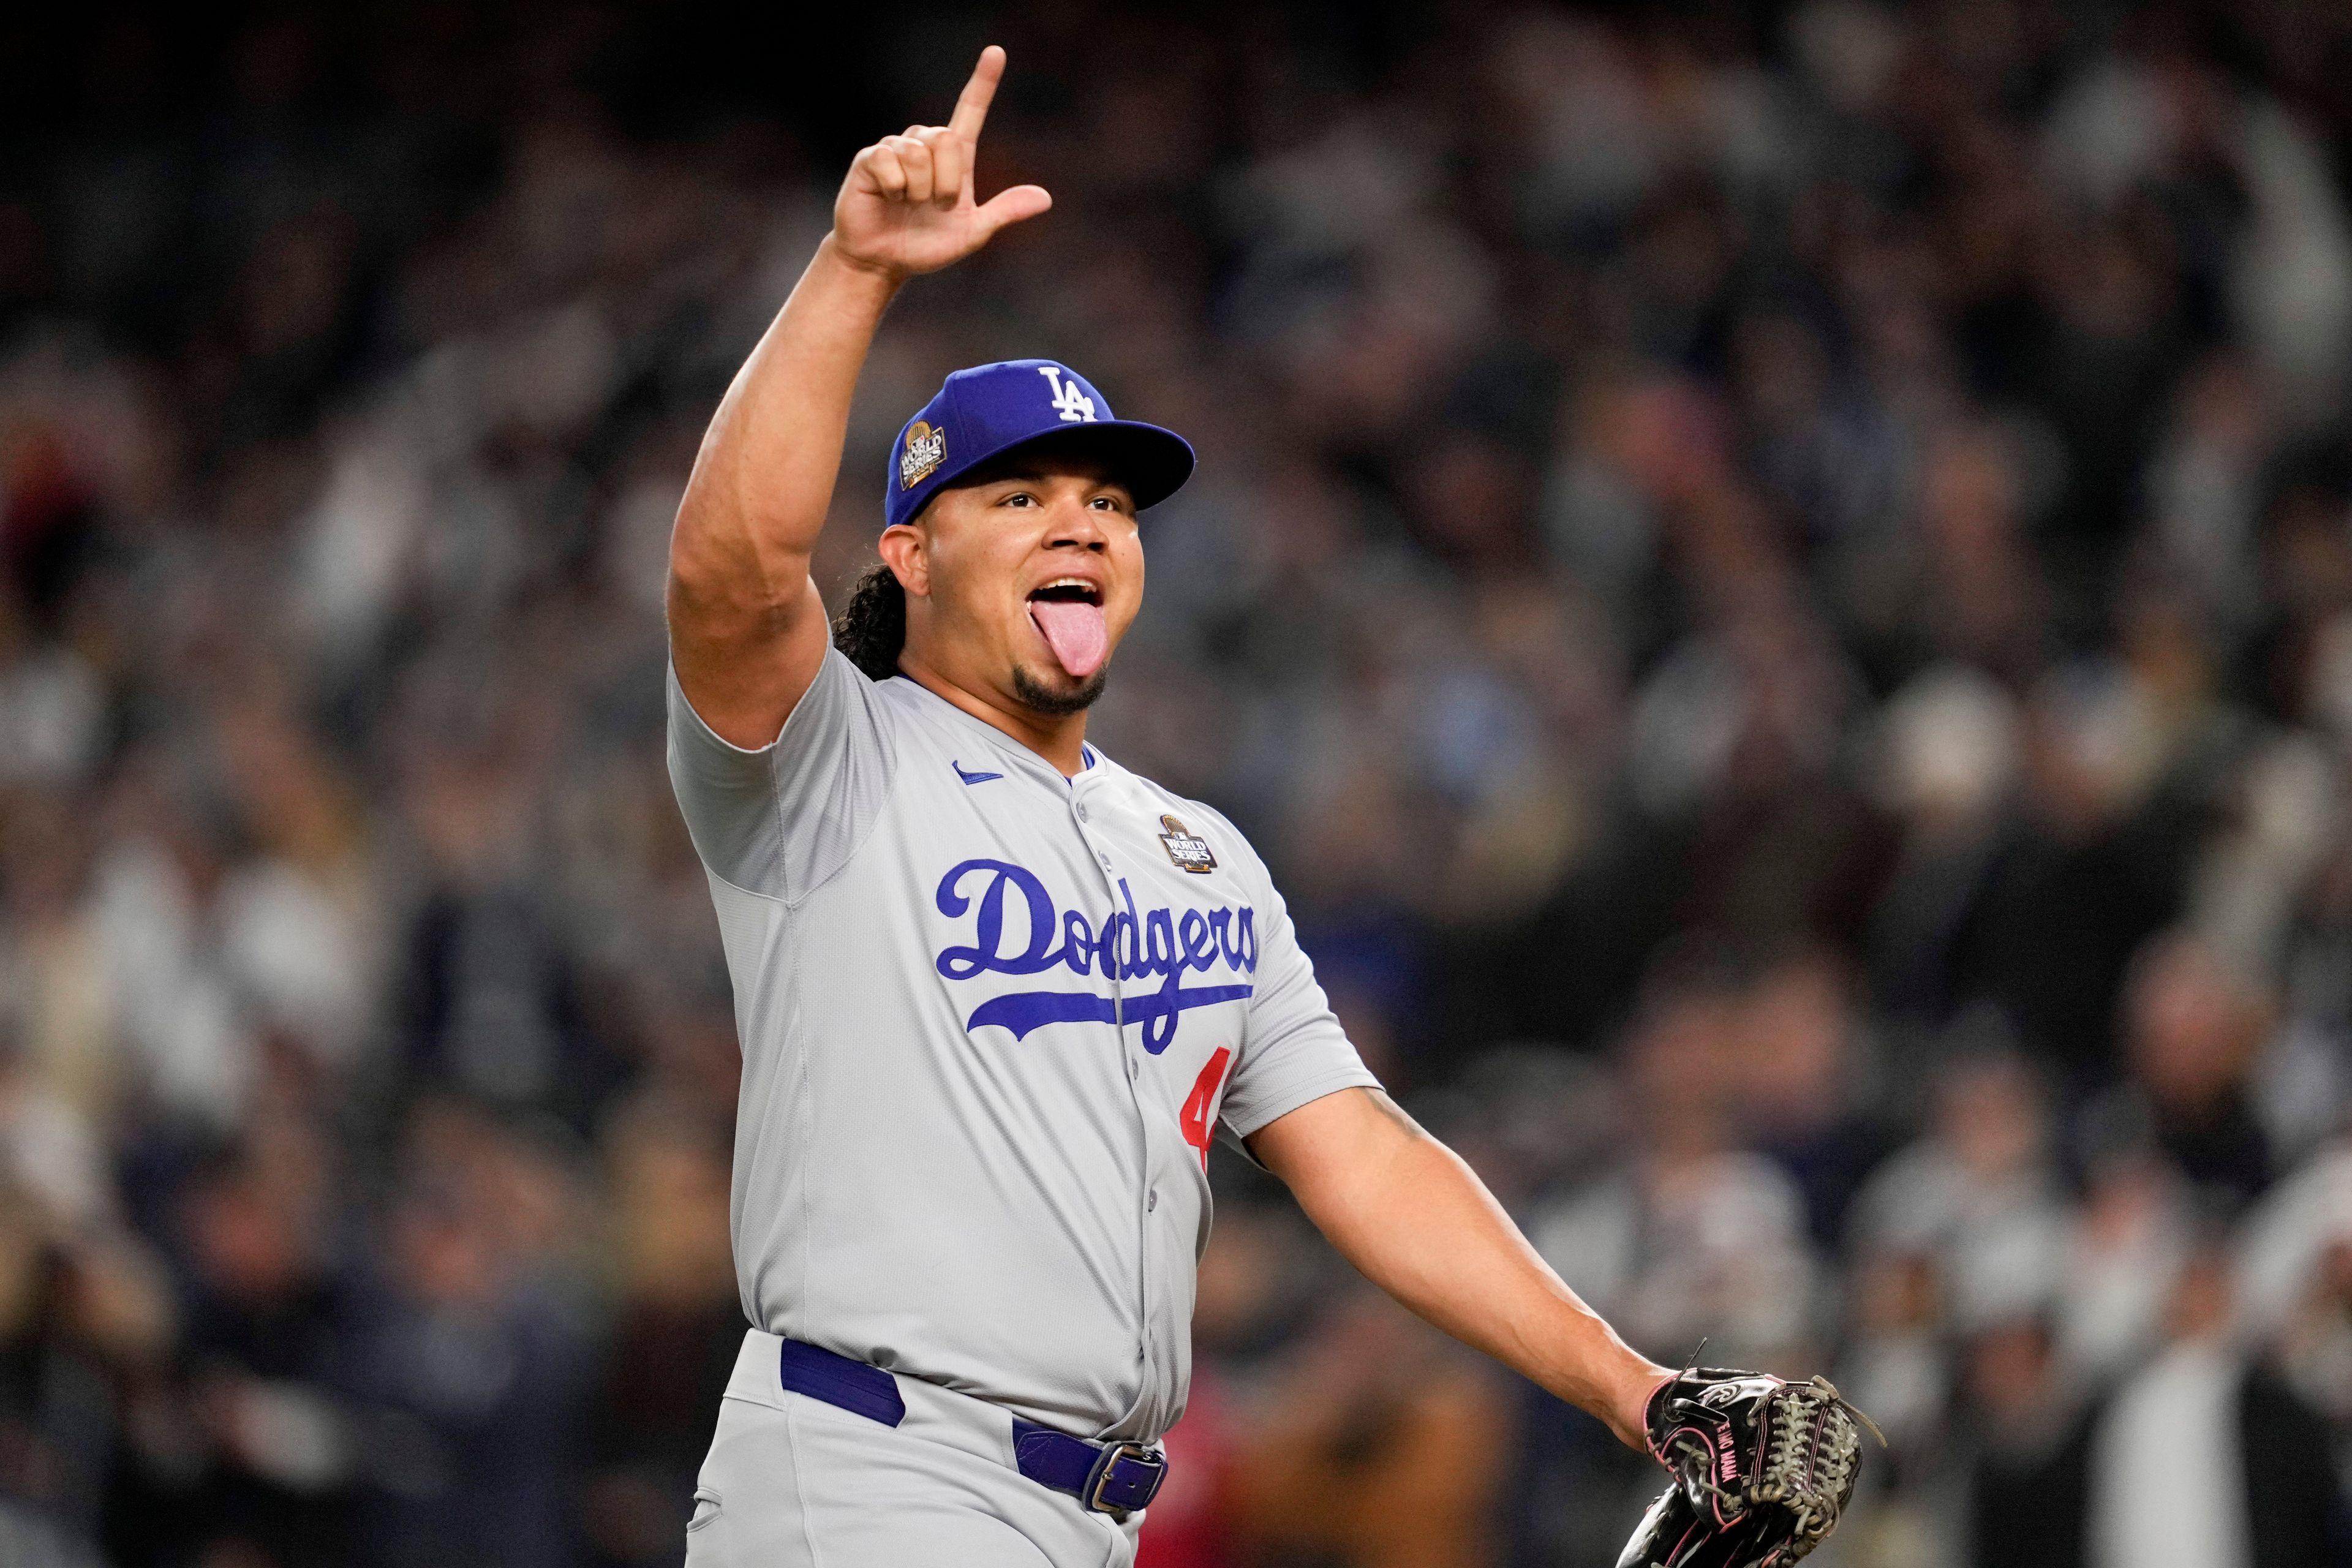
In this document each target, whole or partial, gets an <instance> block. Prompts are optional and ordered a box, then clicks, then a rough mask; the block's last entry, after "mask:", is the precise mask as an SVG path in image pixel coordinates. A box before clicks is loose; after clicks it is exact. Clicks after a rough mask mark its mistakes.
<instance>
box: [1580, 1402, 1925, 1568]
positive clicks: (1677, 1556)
mask: <svg viewBox="0 0 2352 1568" xmlns="http://www.w3.org/2000/svg"><path fill="white" fill-rule="evenodd" d="M1645 1425H1646V1426H1647V1428H1648V1433H1647V1436H1648V1438H1649V1445H1650V1452H1651V1453H1652V1454H1653V1455H1654V1456H1655V1457H1656V1458H1657V1460H1658V1462H1659V1463H1660V1464H1662V1465H1664V1466H1665V1467H1666V1468H1667V1469H1669V1470H1671V1471H1673V1472H1674V1477H1675V1479H1674V1481H1673V1484H1671V1485H1670V1486H1668V1487H1667V1488H1666V1489H1665V1492H1664V1495H1662V1496H1661V1497H1660V1498H1659V1499H1658V1500H1657V1501H1655V1502H1654V1503H1652V1504H1651V1505H1650V1511H1649V1512H1647V1513H1645V1514H1643V1516H1642V1524H1641V1528H1640V1529H1638V1530H1636V1531H1633V1540H1632V1541H1630V1542H1626V1545H1625V1550H1624V1552H1623V1553H1622V1555H1621V1556H1620V1557H1619V1558H1618V1559H1617V1568H1786V1565H1787V1564H1789V1563H1794V1562H1796V1561H1797V1560H1798V1559H1799V1558H1801V1557H1803V1556H1804V1555H1805V1553H1807V1552H1811V1550H1812V1549H1813V1548H1814V1547H1816V1546H1819V1545H1820V1544H1821V1543H1822V1541H1823V1540H1824V1539H1825V1538H1826V1537H1827V1536H1828V1535H1829V1532H1830V1531H1832V1530H1834V1529H1836V1528H1837V1521H1838V1515H1839V1514H1840V1513H1842V1512H1843V1510H1844V1509H1845V1505H1846V1501H1847V1500H1848V1499H1850V1498H1852V1497H1853V1483H1854V1479H1855V1478H1856V1477H1857V1476H1858V1475H1859V1474H1860V1473H1861V1469H1862V1428H1863V1427H1864V1426H1868V1427H1869V1428H1870V1430H1871V1432H1872V1433H1873V1434H1875V1433H1876V1432H1877V1430H1878V1428H1877V1426H1874V1425H1873V1424H1872V1422H1871V1420H1870V1417H1868V1416H1866V1415H1863V1414H1862V1412H1860V1411H1859V1410H1856V1409H1854V1408H1853V1406H1852V1405H1848V1404H1847V1403H1846V1402H1845V1401H1844V1400H1843V1398H1841V1397H1840V1396H1839V1394H1838V1391H1837V1390H1836V1389H1835V1388H1832V1386H1830V1383H1829V1380H1828V1379H1826V1378H1820V1377H1817V1378H1815V1379H1813V1380H1812V1381H1811V1383H1788V1382H1784V1381H1783V1380H1781V1379H1780V1378H1777V1377H1770V1376H1767V1375H1766V1374H1764V1373H1748V1372H1723V1371H1719V1370H1717V1369H1715V1368H1712V1367H1695V1368H1693V1369H1691V1370H1690V1371H1687V1372H1685V1373H1682V1374H1681V1375H1680V1376H1678V1377H1675V1379H1673V1380H1672V1381H1671V1382H1668V1383H1664V1384H1660V1385H1659V1387H1658V1391H1657V1393H1655V1394H1652V1395H1651V1396H1650V1406H1649V1410H1648V1413H1647V1421H1646V1423H1645ZM1880 1440H1881V1441H1882V1442H1883V1441H1885V1439H1884V1438H1881V1439H1880Z"/></svg>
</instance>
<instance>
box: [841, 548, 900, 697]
mask: <svg viewBox="0 0 2352 1568" xmlns="http://www.w3.org/2000/svg"><path fill="white" fill-rule="evenodd" d="M833 646H834V647H837V648H839V649H840V650H841V651H842V652H843V653H845V654H846V655H848V656H849V662H850V663H852V664H854V665H856V667H857V668H859V669H860V670H862V671H863V672H864V673H865V676H866V679H868V680H887V679H890V678H891V677H892V676H894V675H896V674H898V653H899V650H900V649H902V648H904V647H906V646H907V590H906V589H904V588H902V587H900V586H899V585H898V578H897V577H895V576H893V575H892V574H891V572H890V568H889V566H888V565H887V563H883V562H880V561H877V562H876V563H874V564H873V565H871V566H868V567H867V568H866V570H865V571H864V572H862V573H860V574H858V578H857V581H856V583H855V584H852V585H851V587H850V590H849V603H848V604H847V605H845V606H843V608H842V612H841V614H840V615H838V616H835V617H834V622H833Z"/></svg>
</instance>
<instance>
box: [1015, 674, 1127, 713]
mask: <svg viewBox="0 0 2352 1568" xmlns="http://www.w3.org/2000/svg"><path fill="white" fill-rule="evenodd" d="M1109 682H1110V666H1109V665H1108V664H1106V665H1104V666H1103V667H1102V668H1100V669H1097V670H1096V671H1095V673H1094V676H1093V678H1092V679H1088V680H1085V681H1081V682H1080V683H1079V684H1078V686H1077V687H1076V689H1074V690H1069V691H1056V690H1055V689H1054V688H1052V687H1050V686H1048V685H1046V684H1045V682H1044V681H1042V680H1040V679H1037V678H1036V677H1035V676H1034V675H1032V674H1030V673H1029V671H1028V670H1027V669H1026V668H1024V667H1023V666H1021V665H1017V664H1016V665H1014V666H1013V696H1014V697H1016V698H1018V699H1019V700H1020V701H1021V705H1022V706H1023V707H1024V708H1026V709H1028V710H1030V711H1032V712H1034V713H1041V714H1043V715H1045V717H1046V718H1048V719H1066V718H1068V717H1069V716H1070V715H1071V714H1073V713H1083V712H1085V711H1086V710H1087V709H1089V708H1091V707H1093V706H1094V705H1095V700H1096V699H1097V698H1098V697H1100V696H1101V695H1102V694H1103V688H1104V687H1105V686H1107V685H1108V684H1109Z"/></svg>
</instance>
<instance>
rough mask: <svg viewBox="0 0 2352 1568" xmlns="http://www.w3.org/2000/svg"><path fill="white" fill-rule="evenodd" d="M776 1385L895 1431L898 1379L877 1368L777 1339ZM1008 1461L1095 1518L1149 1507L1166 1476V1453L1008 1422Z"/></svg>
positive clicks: (900, 1415) (899, 1414) (901, 1412)
mask: <svg viewBox="0 0 2352 1568" xmlns="http://www.w3.org/2000/svg"><path fill="white" fill-rule="evenodd" d="M780 1362H781V1376H782V1382H783V1385H784V1386H785V1387H786V1388H788V1389H790V1390H792V1391H793V1393H795V1394H807V1395H808V1396H809V1397H810V1398H811V1399H822V1400H824V1402H825V1403H826V1404H827V1405H835V1406H837V1407H838V1408H840V1409H843V1410H846V1411H848V1412H850V1413H851V1414H852V1415H863V1416H865V1417H866V1419H867V1420H869V1421H879V1422H880V1423H881V1424H882V1425H883V1426H897V1425H898V1423H899V1422H901V1421H904V1420H905V1419H906V1418H907V1401H906V1399H905V1398H904V1397H903V1396H901V1395H900V1394H899V1393H898V1379H897V1378H895V1377H893V1376H891V1375H890V1374H889V1373H887V1372H885V1371H883V1370H882V1369H881V1368H880V1367H878V1366H869V1365H868V1364H866V1363H865V1362H862V1361H853V1360H851V1359H850V1358H849V1357H847V1356H845V1355H836V1354H835V1353H834V1352H831V1351H828V1350H821V1349H819V1348H818V1347H817V1346H815V1345H812V1344H803V1343H802V1342H800V1341H798V1340H786V1341H784V1342H783V1351H782V1355H781V1357H780ZM1013 1464H1014V1466H1015V1467H1016V1468H1019V1470H1020V1471H1021V1473H1022V1474H1023V1475H1024V1476H1026V1477H1028V1478H1029V1479H1031V1480H1033V1481H1035V1482H1036V1483H1037V1484H1038V1485H1039V1486H1041V1487H1051V1488H1053V1489H1055V1491H1057V1492H1067V1493H1069V1494H1070V1495H1071V1496H1072V1497H1074V1498H1076V1499H1077V1500H1079V1501H1080V1502H1082V1503H1084V1504H1085V1505H1086V1506H1087V1508H1089V1509H1092V1510H1094V1511H1095V1512H1097V1513H1108V1514H1126V1513H1132V1512H1134V1511H1135V1510H1137V1509H1139V1508H1142V1507H1144V1506H1145V1505H1146V1504H1148V1503H1150V1501H1151V1500H1152V1497H1153V1496H1154V1495H1155V1494H1156V1493H1157V1492H1158V1491H1159V1490H1160V1482H1161V1481H1163V1480H1166V1479H1168V1456H1166V1455H1165V1454H1162V1453H1160V1451H1159V1450H1158V1449H1156V1448H1147V1447H1144V1446H1143V1445H1142V1444H1140V1443H1089V1442H1088V1441H1087V1440H1086V1439H1085V1438H1084V1437H1073V1436H1070V1435H1069V1434H1068V1433H1066V1432H1056V1431H1055V1430H1054V1429H1053V1428H1052V1427H1050V1426H1038V1425H1037V1424H1036V1423H1034V1422H1033V1421H1024V1420H1022V1419H1021V1418H1020V1417H1019V1416H1017V1415H1016V1416H1014V1417H1013Z"/></svg>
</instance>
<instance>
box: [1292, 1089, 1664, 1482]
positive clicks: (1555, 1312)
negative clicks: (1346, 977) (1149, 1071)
mask: <svg viewBox="0 0 2352 1568" xmlns="http://www.w3.org/2000/svg"><path fill="white" fill-rule="evenodd" d="M1334 1102H1338V1103H1334ZM1349 1102H1354V1103H1352V1104H1351V1103H1349ZM1318 1107H1319V1108H1320V1110H1319V1113H1318V1114H1314V1115H1312V1116H1308V1113H1317V1112H1318ZM1302 1116H1307V1117H1308V1121H1307V1124H1306V1125H1302V1126H1298V1127H1294V1128H1285V1126H1284V1123H1286V1122H1289V1121H1292V1120H1293V1118H1297V1117H1302ZM1278 1130H1279V1131H1278ZM1266 1132H1268V1133H1276V1137H1275V1138H1273V1139H1268V1138H1267V1137H1266V1136H1265V1134H1261V1135H1260V1137H1259V1139H1258V1140H1256V1141H1254V1142H1253V1148H1254V1149H1255V1150H1256V1151H1257V1152H1258V1155H1259V1157H1260V1158H1261V1159H1263V1160H1265V1163H1267V1164H1268V1165H1269V1166H1270V1167H1271V1168H1272V1169H1273V1170H1274V1171H1275V1172H1276V1173H1277V1174H1279V1175H1280V1176H1282V1177H1283V1179H1284V1180H1285V1181H1286V1182H1287V1183H1288V1184H1289V1185H1290V1187H1291V1190H1292V1191H1293V1192H1294V1193H1296V1194H1297V1197H1298V1200H1299V1203H1300V1205H1301V1206H1303V1207H1304V1208H1305V1209H1306V1210H1307V1215H1308V1217H1309V1218H1311V1219H1313V1220H1314V1221H1315V1223H1316V1225H1317V1226H1318V1228H1320V1229H1321V1230H1322V1232H1323V1234H1324V1235H1325V1236H1327V1237H1329V1238H1330V1240H1331V1243H1332V1245H1333V1246H1335V1247H1338V1248H1339V1251H1340V1252H1341V1253H1342V1254H1343V1255H1344V1256H1345V1257H1346V1258H1348V1260H1349V1262H1350V1263H1353V1264H1354V1265H1355V1266H1356V1267H1357V1268H1359V1269H1360V1270H1362V1271H1363V1273H1364V1275H1365V1277H1366V1278H1368V1279H1370V1280H1371V1281H1372V1282H1373V1283H1374V1284H1376V1285H1378V1286H1380V1287H1381V1289H1384V1290H1386V1291H1388V1292H1389V1293H1390V1294H1391V1295H1392V1296H1394V1297H1395V1298H1396V1299H1397V1300H1400V1301H1402V1302H1403V1303H1404V1304H1405V1305H1406V1306H1407V1307H1409V1308H1411V1309H1412V1310H1413V1311H1415V1312H1417V1313H1419V1314H1420V1315H1421V1316H1422V1317H1423V1318H1425V1319H1427V1320H1428V1321H1430V1322H1432V1323H1434V1324H1435V1325H1436V1326H1437V1327H1439V1328H1440V1329H1443V1330H1444V1331H1446V1332H1447V1333H1449V1334H1452V1335H1453V1336H1454V1338H1456V1339H1458V1340H1461V1341H1463V1342H1465V1343H1466V1344H1469V1345H1473V1346H1475V1347H1476V1348H1477V1349H1479V1350H1482V1351H1484V1352H1486V1353H1487V1354H1489V1355H1491V1356H1493V1357H1495V1358H1496V1360H1497V1361H1500V1362H1502V1363H1504V1364H1505V1365H1507V1366H1509V1367H1511V1368H1512V1369H1514V1370H1515V1371H1517V1372H1519V1373H1522V1374H1524V1375H1526V1376H1527V1377H1528V1378H1530V1379H1532V1380H1533V1381H1535V1382H1536V1383H1538V1384H1541V1385H1542V1386H1543V1387H1545V1388H1547V1389H1549V1390H1550V1391H1551V1392H1552V1393H1553V1394H1558V1395H1559V1397H1561V1398H1562V1399H1565V1400H1567V1401H1569V1402H1570V1404H1572V1405H1577V1406H1578V1407H1579V1408H1580V1409H1583V1410H1586V1411H1589V1412H1591V1414H1592V1415H1595V1416H1597V1417H1599V1418H1600V1419H1601V1421H1603V1422H1605V1423H1606V1424H1607V1425H1608V1426H1609V1427H1610V1429H1611V1430H1612V1431H1613V1432H1615V1433H1616V1434H1617V1436H1618V1437H1619V1438H1620V1439H1622V1441H1624V1442H1626V1443H1627V1444H1629V1445H1631V1446H1633V1447H1641V1446H1642V1409H1643V1404H1644V1403H1645V1402H1646V1400H1647V1399H1648V1397H1649V1394H1650V1392H1651V1390H1652V1389H1654V1387H1655V1386H1656V1385H1657V1384H1658V1382H1659V1381H1660V1380H1661V1379H1663V1378H1664V1377H1665V1376H1666V1375H1668V1369H1666V1368H1664V1367H1661V1366H1658V1365H1656V1364H1654V1363H1652V1362H1651V1361H1650V1360H1649V1359H1648V1358H1646V1357H1644V1356H1643V1355H1641V1354H1639V1353H1637V1352H1634V1351H1633V1349H1632V1348H1630V1347H1629V1346H1627V1345H1626V1343H1625V1342H1624V1341H1622V1340H1621V1339H1620V1338H1618V1337H1617V1334H1616V1332H1615V1331H1614V1330H1612V1329H1611V1328H1610V1326H1609V1325H1608V1323H1607V1322H1605V1321H1603V1320H1602V1319H1601V1316H1600V1315H1599V1314H1598V1313H1596V1312H1594V1311H1593V1310H1591V1308H1589V1307H1587V1306H1586V1305H1585V1304H1584V1302H1583V1301H1581V1300H1579V1299H1578V1297H1577V1295H1576V1292H1575V1291H1573V1290H1571V1289H1569V1288H1568V1286H1567V1284H1566V1283H1565V1282H1563V1281H1562V1280H1561V1279H1560V1278H1559V1275H1558V1274H1556V1273H1554V1272H1553V1271H1552V1269H1551V1268H1550V1266H1549V1265H1548V1264H1546V1263H1545V1262H1544V1260H1543V1259H1542V1258H1540V1257H1538V1255H1537V1253H1536V1250H1535V1248H1534V1247H1530V1246H1529V1245H1528V1241H1527V1238H1526V1237H1524V1236H1522V1235H1521V1234H1520V1233H1519V1229H1518V1226H1516V1225H1514V1224H1513V1223H1512V1221H1511V1217H1510V1215H1507V1214H1506V1213H1505V1212H1504V1210H1503V1207H1502V1205H1500V1204H1498V1203H1496V1201H1495V1198H1494V1195H1493V1194H1491V1193H1489V1192H1488V1191H1487V1190H1486V1184H1485V1183H1483V1182H1481V1181H1480V1180H1479V1179H1478V1177H1477V1174H1476V1173H1475V1172H1473V1171H1472V1170H1471V1169H1470V1167H1469V1166H1468V1165H1467V1164H1466V1163H1464V1162H1463V1160H1462V1159H1461V1157H1460V1156H1459V1155H1457V1154H1455V1153H1454V1152H1453V1151H1452V1150H1450V1149H1448V1148H1446V1147H1445V1145H1444V1144H1443V1143H1440V1142H1438V1141H1437V1140H1435V1139H1433V1138H1432V1137H1430V1136H1429V1135H1428V1134H1427V1133H1426V1132H1424V1131H1422V1130H1421V1129H1420V1128H1419V1127H1418V1126H1416V1125H1414V1124H1413V1122H1412V1120H1411V1119H1410V1118H1409V1117H1407V1116H1405V1114H1404V1113H1403V1112H1402V1110H1397V1109H1396V1108H1395V1106H1394V1105H1393V1104H1391V1103H1390V1102H1389V1101H1388V1100H1387V1097H1386V1096H1384V1095H1378V1096H1376V1095H1375V1094H1374V1093H1372V1092H1371V1091H1349V1092H1348V1093H1347V1094H1344V1095H1333V1096H1329V1097H1328V1098H1327V1100H1319V1101H1317V1102H1315V1103H1314V1104H1312V1105H1308V1106H1306V1107H1302V1108H1301V1110H1299V1111H1295V1112H1293V1113H1292V1115H1291V1116H1290V1117H1286V1118H1284V1119H1283V1121H1281V1122H1276V1124H1275V1126H1274V1127H1272V1128H1268V1129H1267V1130H1266Z"/></svg>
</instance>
